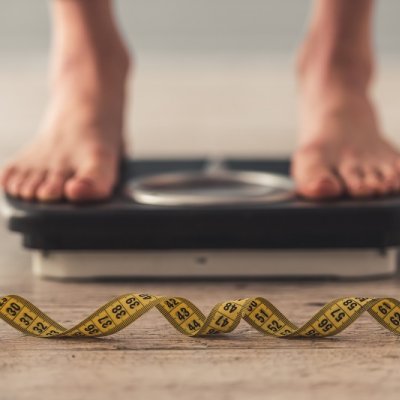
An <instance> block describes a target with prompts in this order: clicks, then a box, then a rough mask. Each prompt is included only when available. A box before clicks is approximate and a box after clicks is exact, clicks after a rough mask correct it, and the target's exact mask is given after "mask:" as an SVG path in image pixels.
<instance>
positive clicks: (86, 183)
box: [65, 165, 116, 202]
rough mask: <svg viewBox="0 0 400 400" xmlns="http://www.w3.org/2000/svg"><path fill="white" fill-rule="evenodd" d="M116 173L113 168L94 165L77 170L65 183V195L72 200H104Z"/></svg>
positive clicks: (112, 187) (112, 186)
mask: <svg viewBox="0 0 400 400" xmlns="http://www.w3.org/2000/svg"><path fill="white" fill-rule="evenodd" d="M115 176H116V174H115V172H113V169H112V168H110V169H108V170H107V168H104V166H102V165H95V166H92V167H90V168H88V169H83V170H81V171H77V173H76V174H75V175H74V176H73V177H71V178H70V179H69V180H68V181H67V182H66V185H65V197H66V198H67V199H68V200H70V201H74V202H85V201H96V200H105V199H107V198H108V197H110V196H111V194H112V191H113V189H114V185H115V180H116V178H115Z"/></svg>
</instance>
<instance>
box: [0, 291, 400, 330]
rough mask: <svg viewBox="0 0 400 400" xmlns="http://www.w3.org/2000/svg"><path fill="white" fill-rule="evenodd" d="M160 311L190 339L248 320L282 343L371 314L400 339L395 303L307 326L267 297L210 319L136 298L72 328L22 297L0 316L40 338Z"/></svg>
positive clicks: (112, 325)
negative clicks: (287, 315)
mask: <svg viewBox="0 0 400 400" xmlns="http://www.w3.org/2000/svg"><path fill="white" fill-rule="evenodd" d="M153 307H156V308H157V309H158V310H159V311H160V312H161V314H162V315H163V316H164V317H165V318H166V319H167V320H168V321H169V323H170V324H171V325H172V326H173V327H174V328H175V329H176V330H178V331H179V332H181V333H182V334H184V335H187V336H192V337H195V336H207V335H214V334H218V333H228V332H232V331H233V330H234V329H235V328H236V327H237V326H238V324H239V322H240V321H241V319H244V320H245V321H246V322H247V323H248V324H250V325H251V326H252V327H253V328H255V329H257V330H258V331H260V332H262V333H263V334H265V335H269V336H274V337H279V338H294V337H327V336H333V335H336V334H338V333H339V332H341V331H342V330H344V329H345V328H346V327H348V326H349V325H350V324H351V323H353V322H354V321H355V320H356V319H357V318H358V317H359V316H360V315H361V314H362V313H363V312H365V311H367V312H368V313H369V314H371V315H372V317H374V318H375V319H376V320H377V321H378V322H379V323H380V324H382V325H383V326H384V327H385V328H386V329H388V330H389V331H391V332H393V333H394V334H396V335H400V302H399V301H398V300H396V299H393V298H368V297H343V298H340V299H337V300H334V301H331V302H330V303H328V304H326V305H325V306H324V307H323V308H322V309H321V310H320V311H318V312H317V313H316V314H315V315H314V316H313V317H312V318H311V319H310V320H309V321H308V322H307V323H305V324H304V325H303V326H301V327H297V326H296V325H295V324H293V323H292V322H291V321H289V320H288V319H287V318H286V317H285V316H284V315H283V314H282V313H281V312H280V311H279V310H278V309H277V308H276V307H275V306H274V305H273V304H271V303H270V302H269V301H268V300H266V299H264V298H262V297H254V298H247V299H239V300H232V301H226V302H223V303H218V304H217V305H216V306H214V308H213V309H212V310H211V312H210V314H209V315H208V317H206V316H205V315H204V314H203V313H202V312H201V311H200V310H199V309H198V308H197V307H196V306H195V305H194V304H193V303H192V302H190V301H189V300H186V299H184V298H182V297H165V296H152V295H149V294H135V293H130V294H126V295H122V296H119V297H117V298H115V299H114V300H111V301H109V302H108V303H107V304H105V305H103V306H102V307H100V308H99V309H98V310H97V311H95V312H94V313H93V314H91V315H90V316H89V317H87V318H86V319H84V320H83V321H82V322H80V323H79V324H77V325H75V326H74V327H73V328H70V329H67V328H64V327H63V326H62V325H60V324H59V323H57V322H56V321H54V320H53V319H51V318H50V317H48V316H47V315H46V314H45V313H43V312H42V311H40V310H39V309H38V308H37V307H35V306H34V305H33V304H32V303H30V302H29V301H28V300H25V299H24V298H22V297H20V296H17V295H10V296H5V297H3V298H2V299H1V300H0V317H1V318H2V319H3V320H4V321H5V322H7V323H8V324H9V325H11V326H12V327H13V328H15V329H18V330H19V331H21V332H23V333H25V334H28V335H30V336H35V337H40V338H61V337H62V338H63V337H76V336H79V337H102V336H108V335H112V334H114V333H116V332H118V331H120V330H121V329H124V328H126V327H127V326H128V325H130V324H131V323H132V322H134V321H135V320H136V319H138V318H139V317H140V316H142V315H143V314H145V313H146V312H148V311H149V310H151V309H152V308H153Z"/></svg>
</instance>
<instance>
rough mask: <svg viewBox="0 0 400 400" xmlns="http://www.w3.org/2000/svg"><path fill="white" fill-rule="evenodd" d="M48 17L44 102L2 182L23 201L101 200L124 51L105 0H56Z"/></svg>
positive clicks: (114, 135) (114, 145)
mask: <svg viewBox="0 0 400 400" xmlns="http://www.w3.org/2000/svg"><path fill="white" fill-rule="evenodd" d="M52 16H53V32H54V35H53V40H52V60H51V61H52V63H51V96H50V102H49V105H48V107H47V111H46V114H45V117H44V120H43V124H42V126H41V129H40V131H39V134H38V135H37V136H36V138H35V139H34V141H33V143H32V144H31V145H29V146H27V147H26V148H25V149H23V150H22V152H21V153H20V154H19V155H17V156H16V157H15V158H14V159H13V160H12V161H11V162H10V163H9V164H8V166H7V167H6V168H5V169H4V171H3V174H2V184H3V186H4V188H5V190H6V191H7V192H8V193H9V194H11V195H14V196H19V197H23V198H25V199H38V200H44V201H45V200H48V201H49V200H58V199H61V198H63V197H65V198H68V199H69V200H72V201H81V200H82V201H83V200H96V199H102V198H105V197H107V196H109V195H110V193H111V191H112V189H113V187H114V184H115V181H116V178H117V171H118V165H119V160H120V157H121V150H122V145H123V144H122V131H123V110H124V100H125V82H126V78H127V74H128V68H129V60H128V54H127V52H126V50H125V47H124V44H123V42H122V39H121V37H120V35H119V33H118V31H117V28H116V25H115V22H114V19H113V15H112V10H111V2H110V0H88V1H86V0H69V1H63V0H55V1H53V2H52Z"/></svg>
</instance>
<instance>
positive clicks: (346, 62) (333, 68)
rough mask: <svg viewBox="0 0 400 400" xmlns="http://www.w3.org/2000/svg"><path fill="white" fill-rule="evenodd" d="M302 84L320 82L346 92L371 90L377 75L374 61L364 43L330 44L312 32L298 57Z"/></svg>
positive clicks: (298, 70)
mask: <svg viewBox="0 0 400 400" xmlns="http://www.w3.org/2000/svg"><path fill="white" fill-rule="evenodd" d="M296 67H297V76H298V79H299V82H300V84H302V85H304V84H307V83H308V82H310V81H311V82H314V83H316V82H318V84H319V85H322V86H324V85H335V86H336V87H337V88H338V89H340V88H342V89H343V90H345V91H349V90H350V91H353V92H357V91H360V92H363V93H365V92H366V91H367V90H368V87H369V85H370V82H371V80H372V76H373V60H372V55H371V54H370V53H369V51H365V50H363V49H362V48H361V46H349V45H348V44H341V43H329V41H328V40H324V39H323V38H321V37H320V35H317V34H316V33H310V34H309V35H308V38H307V39H306V40H305V42H304V44H303V46H302V47H301V49H300V51H299V54H298V57H297V65H296Z"/></svg>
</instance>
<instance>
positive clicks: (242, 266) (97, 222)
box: [3, 159, 400, 279]
mask: <svg viewBox="0 0 400 400" xmlns="http://www.w3.org/2000/svg"><path fill="white" fill-rule="evenodd" d="M289 169H290V165H289V161H287V160H275V159H274V160H271V159H227V160H224V161H223V162H222V163H221V162H219V163H215V162H214V163H210V162H209V161H208V160H206V159H196V160H184V159H176V160H172V159H171V160H168V159H164V160H161V159H159V160H157V159H146V160H135V161H125V162H124V163H123V165H122V166H121V174H120V176H121V179H120V182H119V184H118V186H117V187H116V189H115V193H114V195H113V196H112V198H111V199H110V200H109V201H106V202H101V203H90V204H80V205H79V204H69V203H67V202H59V203H53V204H40V203H34V202H26V201H23V200H19V199H15V198H11V197H9V196H5V197H4V198H3V213H4V215H5V217H6V219H7V223H8V227H9V229H10V230H11V231H14V232H17V233H19V234H21V235H22V242H23V245H24V247H25V248H26V249H28V250H29V251H31V252H32V266H33V270H34V272H35V274H37V275H39V276H42V277H52V278H124V277H130V278H174V279H176V278H245V277H249V278H254V277H270V278H279V277H338V278H352V277H355V278H358V277H375V276H385V275H391V274H393V273H395V272H396V269H397V252H398V248H399V246H400V197H388V198H384V199H369V200H362V201H358V200H352V199H349V198H342V199H339V200H336V201H329V202H328V201H324V202H313V201H308V200H304V199H301V198H299V197H297V196H296V194H295V192H294V190H293V184H292V182H291V180H290V178H289Z"/></svg>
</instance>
